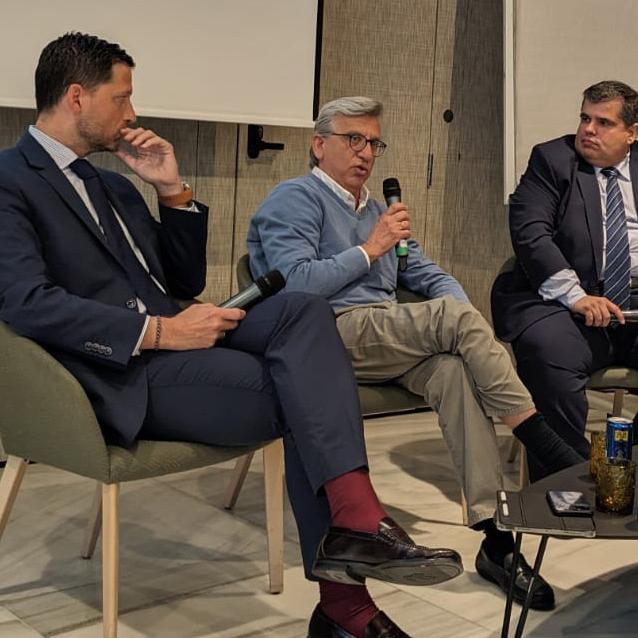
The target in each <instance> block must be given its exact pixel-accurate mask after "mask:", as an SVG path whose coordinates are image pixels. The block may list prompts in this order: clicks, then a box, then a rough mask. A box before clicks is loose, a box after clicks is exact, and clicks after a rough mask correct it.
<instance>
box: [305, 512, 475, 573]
mask: <svg viewBox="0 0 638 638" xmlns="http://www.w3.org/2000/svg"><path fill="white" fill-rule="evenodd" d="M462 571H463V563H462V562H461V557H460V556H459V555H458V554H457V553H456V552H455V551H454V550H452V549H430V548H428V547H422V546H421V545H416V544H415V543H414V541H413V540H412V539H411V538H410V537H409V536H408V535H407V534H406V533H405V532H404V531H403V529H401V528H400V527H399V526H398V525H397V524H396V523H395V522H394V521H393V520H392V519H391V518H384V519H383V520H382V521H381V522H380V523H379V531H377V532H357V531H354V530H351V529H347V528H344V527H331V528H330V529H329V530H328V533H327V534H326V535H325V536H324V537H323V539H322V541H321V543H320V545H319V549H318V550H317V557H316V558H315V564H314V566H313V568H312V573H313V575H314V576H316V577H317V578H320V579H322V580H332V581H336V582H340V583H350V584H355V585H357V584H358V585H362V584H363V583H364V582H365V579H366V578H376V579H377V580H384V581H386V582H389V583H399V584H403V585H434V584H436V583H442V582H443V581H446V580H450V579H451V578H454V577H455V576H458V575H459V574H460V573H461V572H462Z"/></svg>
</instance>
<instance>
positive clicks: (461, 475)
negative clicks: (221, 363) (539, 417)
mask: <svg viewBox="0 0 638 638" xmlns="http://www.w3.org/2000/svg"><path fill="white" fill-rule="evenodd" d="M337 328H338V329H339V333H340V334H341V337H342V338H343V341H344V343H345V346H346V349H347V350H348V352H349V354H350V357H351V359H352V364H353V367H354V371H355V374H356V376H357V379H359V380H360V381H367V382H381V381H387V380H390V379H393V380H395V381H396V382H397V383H399V384H401V385H402V386H404V387H405V388H407V389H408V390H410V391H411V392H413V393H415V394H418V395H421V396H423V398H424V399H425V401H426V402H427V404H428V405H429V406H431V407H432V408H433V409H434V410H435V411H436V412H437V413H438V415H439V425H440V427H441V431H442V433H443V437H444V439H445V442H446V444H447V446H448V449H449V451H450V455H451V457H452V462H453V464H454V468H455V471H456V475H457V478H458V480H459V482H460V484H461V486H462V488H463V491H464V493H465V498H466V500H467V504H468V510H469V511H468V519H469V520H468V524H469V525H474V524H475V523H477V522H479V521H482V520H485V519H486V518H491V517H492V516H493V514H494V508H495V492H496V490H498V489H499V488H500V487H501V463H500V457H499V453H498V447H497V444H496V435H495V432H494V424H493V422H492V419H493V418H494V417H500V416H506V415H509V414H518V413H520V412H523V411H524V410H527V409H529V408H532V407H534V403H533V401H532V398H531V396H530V394H529V392H528V391H527V390H526V389H525V386H524V385H523V384H522V382H521V381H520V379H519V378H518V375H517V374H516V371H515V370H514V367H513V366H512V362H511V359H510V357H509V355H508V353H507V351H506V350H505V348H503V346H502V345H500V344H499V343H498V342H497V341H496V340H495V338H494V333H493V332H492V329H491V327H490V326H489V324H488V323H487V321H485V319H484V318H483V316H482V315H481V314H480V313H479V312H478V310H476V308H474V307H473V306H472V305H471V304H468V303H463V302H460V301H457V300H455V299H453V298H452V297H443V298H440V299H432V300H429V301H424V302H421V303H402V304H399V303H391V302H388V303H384V304H379V305H374V306H372V305H371V306H356V307H353V308H348V309H346V310H343V311H341V312H339V313H338V316H337Z"/></svg>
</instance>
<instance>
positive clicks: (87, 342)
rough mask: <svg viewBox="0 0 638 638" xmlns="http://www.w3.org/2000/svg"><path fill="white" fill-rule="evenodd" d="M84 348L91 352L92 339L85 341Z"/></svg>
mask: <svg viewBox="0 0 638 638" xmlns="http://www.w3.org/2000/svg"><path fill="white" fill-rule="evenodd" d="M84 349H85V350H86V351H87V352H91V350H93V344H92V343H91V342H90V341H85V342H84Z"/></svg>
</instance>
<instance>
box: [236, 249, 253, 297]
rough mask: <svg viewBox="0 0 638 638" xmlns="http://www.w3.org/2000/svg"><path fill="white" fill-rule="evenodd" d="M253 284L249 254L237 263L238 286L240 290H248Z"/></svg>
mask: <svg viewBox="0 0 638 638" xmlns="http://www.w3.org/2000/svg"><path fill="white" fill-rule="evenodd" d="M252 283H253V276H252V275H251V274H250V257H249V256H248V253H246V254H245V255H242V256H241V257H240V258H239V261H238V262H237V284H238V285H239V289H240V290H243V289H244V288H248V286H250V284H252Z"/></svg>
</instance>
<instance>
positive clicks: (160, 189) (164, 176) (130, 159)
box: [115, 128, 183, 197]
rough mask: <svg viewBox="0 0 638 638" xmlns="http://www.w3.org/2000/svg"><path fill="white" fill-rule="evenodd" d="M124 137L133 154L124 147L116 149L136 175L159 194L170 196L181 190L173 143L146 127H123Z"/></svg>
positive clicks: (116, 153) (117, 153)
mask: <svg viewBox="0 0 638 638" xmlns="http://www.w3.org/2000/svg"><path fill="white" fill-rule="evenodd" d="M121 134H122V140H124V141H125V142H127V143H128V144H129V145H130V146H131V147H132V148H133V149H134V153H130V152H128V151H127V150H126V149H125V148H120V149H119V150H117V151H115V155H117V157H119V158H120V159H121V160H122V161H123V162H124V163H125V164H126V165H127V166H128V167H129V168H130V169H131V170H132V171H133V172H134V173H135V174H136V175H138V176H139V177H140V178H141V179H143V180H144V181H145V182H147V183H149V184H151V185H153V186H154V187H155V189H156V190H157V194H158V195H159V196H160V197H170V196H171V195H177V194H179V193H181V192H182V190H183V186H182V179H181V177H180V175H179V169H178V167H177V160H176V159H175V152H174V150H173V145H172V144H170V143H169V142H167V141H166V140H165V139H163V138H161V137H160V136H159V135H157V134H156V133H154V132H153V131H150V130H148V129H143V128H135V129H132V128H123V129H122V130H121Z"/></svg>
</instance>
